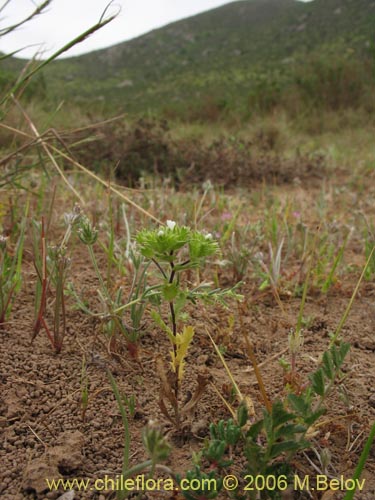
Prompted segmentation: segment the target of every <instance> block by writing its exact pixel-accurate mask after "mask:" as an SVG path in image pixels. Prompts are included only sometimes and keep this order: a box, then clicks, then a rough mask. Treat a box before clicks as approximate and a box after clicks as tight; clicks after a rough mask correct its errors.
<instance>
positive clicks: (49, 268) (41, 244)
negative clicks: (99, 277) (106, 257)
mask: <svg viewBox="0 0 375 500" xmlns="http://www.w3.org/2000/svg"><path fill="white" fill-rule="evenodd" d="M80 218H81V209H80V207H79V206H78V205H76V206H75V207H74V210H73V211H72V212H71V213H69V214H65V223H66V224H67V229H66V231H65V234H64V237H63V238H62V241H61V243H60V244H59V245H58V246H55V247H48V246H47V235H46V230H45V221H44V218H42V221H41V224H38V223H36V222H35V221H33V245H34V266H35V269H36V271H37V274H38V281H37V284H36V292H35V297H36V302H35V321H34V326H33V331H32V335H31V340H32V341H33V340H34V339H35V337H36V336H37V335H38V334H39V332H40V330H41V329H42V328H44V330H45V331H46V334H47V336H48V338H49V340H50V342H51V345H52V347H53V349H54V350H55V352H56V353H57V354H58V353H60V352H61V349H62V346H63V342H64V337H65V332H66V311H65V292H66V287H65V283H66V278H67V271H68V269H69V265H70V259H69V257H68V256H67V244H68V241H69V239H70V237H71V235H72V231H73V228H74V227H75V226H76V225H77V224H78V222H79V220H80ZM52 287H54V288H52ZM52 293H53V295H54V301H53V306H52V307H48V306H49V304H48V302H47V298H48V295H49V294H52ZM48 312H50V314H51V315H52V323H53V326H52V328H51V327H50V326H49V324H48V321H47V313H48Z"/></svg>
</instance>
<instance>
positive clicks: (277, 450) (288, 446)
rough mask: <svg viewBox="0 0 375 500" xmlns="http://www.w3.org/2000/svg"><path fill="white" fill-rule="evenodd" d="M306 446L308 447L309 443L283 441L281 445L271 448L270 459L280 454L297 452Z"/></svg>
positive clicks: (276, 444) (277, 444)
mask: <svg viewBox="0 0 375 500" xmlns="http://www.w3.org/2000/svg"><path fill="white" fill-rule="evenodd" d="M308 446H310V443H308V442H307V441H298V442H297V441H284V442H282V443H275V444H274V445H273V446H272V447H271V451H270V458H276V457H279V456H280V455H281V454H282V453H285V452H294V451H298V450H301V449H303V448H307V447H308Z"/></svg>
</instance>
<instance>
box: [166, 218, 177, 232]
mask: <svg viewBox="0 0 375 500" xmlns="http://www.w3.org/2000/svg"><path fill="white" fill-rule="evenodd" d="M175 225H176V223H175V221H174V220H167V227H168V228H169V229H171V230H173V229H174V228H175Z"/></svg>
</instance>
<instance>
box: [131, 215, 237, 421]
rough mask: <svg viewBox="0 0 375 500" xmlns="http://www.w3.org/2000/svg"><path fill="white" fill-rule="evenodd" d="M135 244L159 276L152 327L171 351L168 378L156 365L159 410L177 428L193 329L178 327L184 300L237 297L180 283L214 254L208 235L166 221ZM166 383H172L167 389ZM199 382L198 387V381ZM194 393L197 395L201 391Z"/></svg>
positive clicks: (230, 292)
mask: <svg viewBox="0 0 375 500" xmlns="http://www.w3.org/2000/svg"><path fill="white" fill-rule="evenodd" d="M136 241H137V244H138V247H139V251H140V253H141V254H142V255H143V256H144V257H146V258H147V259H150V261H151V262H153V263H154V264H155V266H156V268H157V270H158V271H159V275H160V276H161V283H160V284H159V285H156V286H155V287H153V289H154V292H156V291H158V293H155V294H154V295H153V296H152V297H153V302H154V303H155V304H156V305H157V306H158V307H159V310H158V311H154V312H153V318H154V321H155V322H156V324H157V325H158V326H159V327H160V328H161V329H162V330H164V331H165V332H166V334H167V336H168V338H169V340H170V342H171V344H172V349H173V350H172V351H171V353H170V355H171V363H170V366H171V372H172V376H166V374H165V373H160V372H161V363H158V371H159V375H160V378H161V380H162V381H163V387H162V397H161V409H162V410H163V412H164V413H165V414H166V415H167V416H168V418H169V419H170V420H173V421H174V423H175V424H176V426H177V427H179V425H180V417H181V411H180V409H179V404H178V394H179V387H180V384H181V381H182V378H183V373H184V366H185V358H186V355H187V352H188V349H189V346H190V344H191V342H192V341H193V338H194V333H195V329H194V327H193V326H187V325H181V326H180V325H179V319H182V317H183V316H182V311H183V308H184V306H185V304H186V302H187V301H190V302H192V303H194V304H196V302H197V300H204V301H205V302H215V301H219V302H221V303H222V304H224V305H225V296H232V297H234V298H239V297H240V296H239V295H237V294H236V293H235V292H234V289H228V290H219V289H215V290H213V289H211V287H210V284H209V283H199V284H198V285H197V286H195V287H189V282H188V280H185V281H184V282H183V280H182V274H183V273H185V272H186V271H188V270H191V269H199V268H200V267H202V266H203V264H204V261H205V259H206V258H207V257H210V256H212V255H214V254H215V253H217V252H218V249H219V246H218V243H217V242H216V241H215V240H214V239H213V237H212V235H211V234H210V233H204V232H202V231H196V230H193V229H191V228H189V227H186V226H179V225H178V224H176V222H174V221H172V220H168V221H167V222H166V225H165V226H161V227H159V228H157V229H153V230H149V229H144V230H142V231H140V232H139V233H138V235H137V237H136ZM162 302H166V303H167V304H168V305H169V313H170V314H169V318H168V322H165V321H164V320H163V318H162V313H161V307H160V306H161V304H162ZM167 323H169V324H170V325H171V326H168V324H167ZM181 330H182V331H181ZM170 380H172V383H171V384H170V385H169V386H168V384H169V382H168V381H170ZM200 380H201V384H200V385H201V386H202V379H200ZM167 386H168V387H167ZM198 392H199V393H201V391H198ZM163 396H164V399H167V400H168V401H169V403H170V404H171V405H172V407H173V409H174V418H172V417H171V416H170V415H169V413H168V412H167V409H166V406H165V403H164V401H163ZM189 408H191V404H190V405H189Z"/></svg>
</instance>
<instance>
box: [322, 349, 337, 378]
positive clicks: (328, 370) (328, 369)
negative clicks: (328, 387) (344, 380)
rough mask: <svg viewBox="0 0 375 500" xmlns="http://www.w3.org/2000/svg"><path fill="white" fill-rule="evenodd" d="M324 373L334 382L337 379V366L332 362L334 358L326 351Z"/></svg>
mask: <svg viewBox="0 0 375 500" xmlns="http://www.w3.org/2000/svg"><path fill="white" fill-rule="evenodd" d="M322 368H323V371H324V373H325V375H326V377H327V378H329V380H333V379H334V377H335V366H334V364H333V361H332V357H331V356H330V353H329V352H327V351H325V353H324V354H323V366H322Z"/></svg>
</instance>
